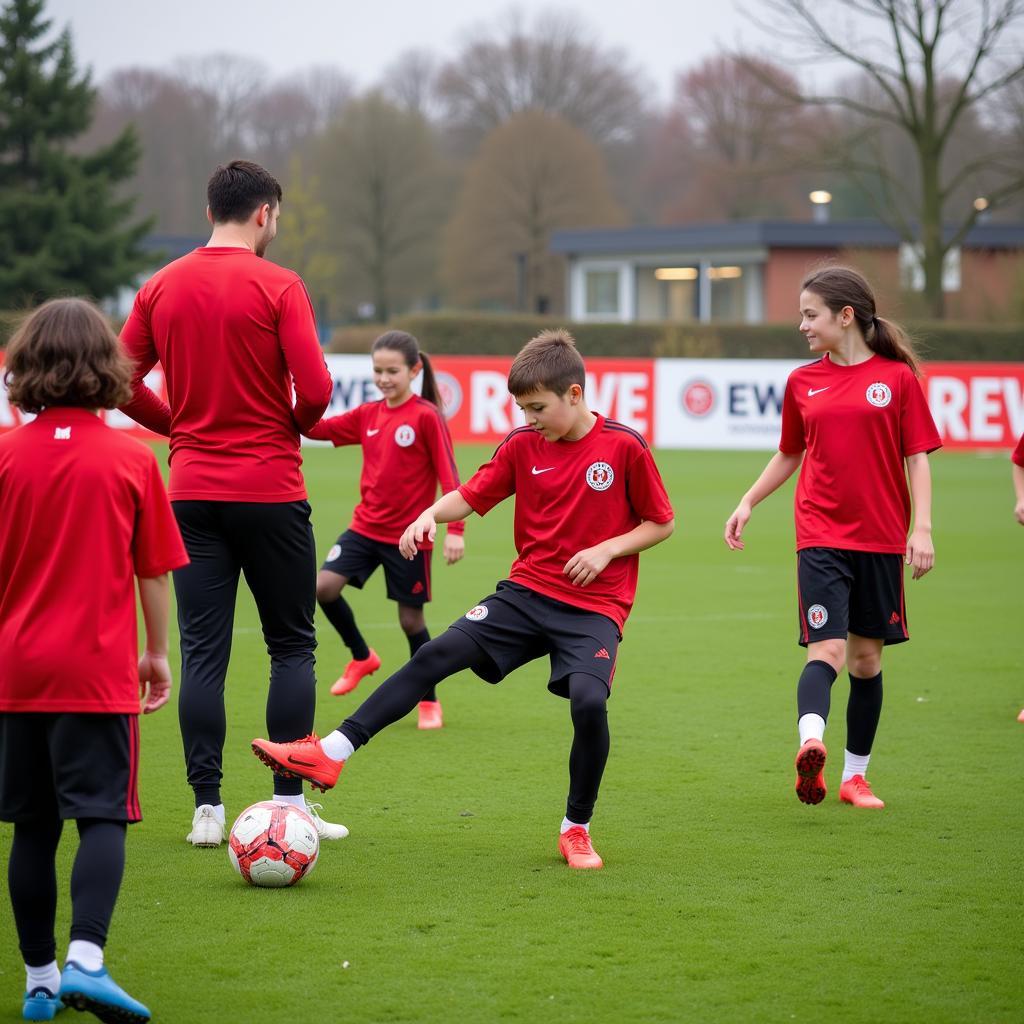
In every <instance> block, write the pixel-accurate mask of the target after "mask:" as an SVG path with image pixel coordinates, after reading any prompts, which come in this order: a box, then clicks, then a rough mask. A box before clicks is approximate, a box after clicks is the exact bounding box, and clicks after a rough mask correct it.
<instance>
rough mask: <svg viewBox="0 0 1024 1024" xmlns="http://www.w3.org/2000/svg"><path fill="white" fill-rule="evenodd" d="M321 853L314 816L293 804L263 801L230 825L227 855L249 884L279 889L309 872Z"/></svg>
mask: <svg viewBox="0 0 1024 1024" xmlns="http://www.w3.org/2000/svg"><path fill="white" fill-rule="evenodd" d="M319 853H320V837H319V836H318V835H317V831H316V826H315V825H314V824H313V819H312V818H310V816H309V815H308V814H306V812H305V811H300V810H299V808H298V807H295V806H294V805H293V804H285V803H275V802H274V801H273V800H264V801H262V802H261V803H258V804H253V805H252V806H251V807H246V809H245V810H244V811H242V813H241V814H240V815H239V816H238V819H237V820H236V821H235V823H234V825H232V826H231V836H230V838H229V841H228V856H229V857H230V858H231V863H232V864H233V865H234V866H235V870H236V871H237V872H238V873H239V874H240V875H241V876H242V877H243V878H244V879H245V880H246V881H247V882H248V883H249V884H250V885H258V886H261V887H263V888H272V889H279V888H282V887H283V886H286V885H295V883H296V882H298V881H299V880H300V879H301V878H303V877H304V876H306V875H308V874H309V873H310V871H312V870H313V867H314V866H315V864H316V858H317V856H318V854H319Z"/></svg>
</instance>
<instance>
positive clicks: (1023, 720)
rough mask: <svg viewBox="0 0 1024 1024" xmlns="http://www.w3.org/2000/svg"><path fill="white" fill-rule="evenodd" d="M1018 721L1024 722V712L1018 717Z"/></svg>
mask: <svg viewBox="0 0 1024 1024" xmlns="http://www.w3.org/2000/svg"><path fill="white" fill-rule="evenodd" d="M1017 721H1018V722H1024V711H1021V713H1020V714H1019V715H1018V716H1017Z"/></svg>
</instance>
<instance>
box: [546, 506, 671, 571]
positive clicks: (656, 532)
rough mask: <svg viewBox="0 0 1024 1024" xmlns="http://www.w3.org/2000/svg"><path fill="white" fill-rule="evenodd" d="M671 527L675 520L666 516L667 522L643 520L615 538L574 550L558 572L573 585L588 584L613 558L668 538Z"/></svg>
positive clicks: (641, 549) (644, 548)
mask: <svg viewBox="0 0 1024 1024" xmlns="http://www.w3.org/2000/svg"><path fill="white" fill-rule="evenodd" d="M675 528H676V521H675V519H670V520H669V521H668V522H667V523H654V522H650V521H649V520H645V521H644V522H642V523H641V524H640V525H639V526H634V527H633V529H632V530H630V531H629V533H621V534H619V536H618V537H609V538H608V540H603V541H601V543H600V544H595V545H594V546H593V547H592V548H584V549H583V550H582V551H577V552H576V554H575V555H573V556H572V558H570V559H569V561H568V562H566V563H565V568H564V569H563V570H562V572H564V573H565V575H566V576H568V577H569V579H570V580H571V581H572V585H573V586H574V587H585V586H586V585H587V584H588V583H593V581H594V580H596V579H597V577H598V576H600V575H601V573H602V572H604V570H605V567H606V566H607V565H608V563H609V562H610V561H611V560H612V559H613V558H622V557H623V556H624V555H636V554H639V553H640V552H641V551H646V550H647V549H648V548H653V547H654V545H655V544H660V543H661V542H662V541H663V540H667V539H668V538H669V537H671V536H672V531H673V530H674V529H675Z"/></svg>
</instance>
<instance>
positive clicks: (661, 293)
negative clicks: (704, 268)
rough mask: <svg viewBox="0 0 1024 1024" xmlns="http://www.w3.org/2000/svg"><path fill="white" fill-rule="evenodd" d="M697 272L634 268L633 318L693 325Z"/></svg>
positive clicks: (678, 268) (677, 268)
mask: <svg viewBox="0 0 1024 1024" xmlns="http://www.w3.org/2000/svg"><path fill="white" fill-rule="evenodd" d="M699 278H700V269H699V268H698V267H695V266H671V267H668V266H665V267H637V271H636V318H637V319H638V320H668V321H670V322H673V323H693V322H694V321H696V320H697V319H698V302H699V292H700V288H699Z"/></svg>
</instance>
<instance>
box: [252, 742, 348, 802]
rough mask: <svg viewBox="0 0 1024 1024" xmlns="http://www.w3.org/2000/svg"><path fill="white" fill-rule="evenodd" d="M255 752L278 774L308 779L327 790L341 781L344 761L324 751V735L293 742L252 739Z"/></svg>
mask: <svg viewBox="0 0 1024 1024" xmlns="http://www.w3.org/2000/svg"><path fill="white" fill-rule="evenodd" d="M252 752H253V753H254V754H255V755H256V756H257V757H258V758H259V759H260V760H261V761H262V762H263V763H264V764H265V765H266V766H267V767H268V768H272V769H273V770H274V771H275V772H276V773H277V774H278V775H283V776H285V778H289V779H304V780H305V781H306V782H308V783H309V784H310V785H311V786H312V787H313V788H314V789H319V790H320V791H321V792H324V793H326V792H327V790H329V789H331V788H332V787H333V786H334V784H335V783H336V782H337V781H338V776H339V775H340V774H341V769H342V768H344V767H345V762H344V761H335V760H334V758H333V757H328V756H327V755H326V754H325V753H324V748H323V747H322V746H321V745H320V739H319V737H318V736H316V734H315V733H310V734H309V735H308V736H306V737H304V738H303V739H301V740H293V741H292V742H291V743H273V742H272V741H270V740H261V739H256V740H253V741H252Z"/></svg>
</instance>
